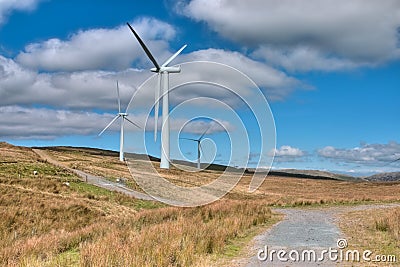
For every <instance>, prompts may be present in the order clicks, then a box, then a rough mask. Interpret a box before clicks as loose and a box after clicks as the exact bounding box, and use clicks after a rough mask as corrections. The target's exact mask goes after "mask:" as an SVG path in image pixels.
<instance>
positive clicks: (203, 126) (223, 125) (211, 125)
mask: <svg viewBox="0 0 400 267" xmlns="http://www.w3.org/2000/svg"><path fill="white" fill-rule="evenodd" d="M171 129H173V130H175V131H179V130H181V129H182V132H185V133H192V134H199V135H202V134H203V133H205V132H206V134H207V135H208V134H213V133H219V132H224V131H227V132H230V131H233V130H234V126H233V125H232V124H231V123H230V122H229V121H224V120H220V121H219V123H217V122H215V121H210V122H207V121H203V120H196V121H190V122H189V123H187V120H186V119H176V120H174V122H173V125H172V127H171Z"/></svg>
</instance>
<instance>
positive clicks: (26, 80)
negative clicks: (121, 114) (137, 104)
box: [0, 56, 148, 110]
mask: <svg viewBox="0 0 400 267" xmlns="http://www.w3.org/2000/svg"><path fill="white" fill-rule="evenodd" d="M146 73H147V72H146ZM146 73H144V72H142V71H138V70H134V69H127V70H125V71H121V72H112V71H81V72H70V73H68V72H59V73H46V72H42V73H39V72H37V71H32V70H29V69H27V68H24V67H22V66H20V64H18V63H16V62H15V61H13V60H12V59H8V58H5V57H2V56H0V105H1V106H6V105H24V106H31V105H46V106H51V107H57V108H72V109H101V110H114V109H116V108H117V104H116V103H117V102H116V97H117V93H116V81H117V80H118V81H119V84H120V94H121V99H122V104H123V107H126V105H127V102H128V101H129V99H130V98H131V96H132V94H133V93H134V92H135V90H136V87H137V86H138V85H139V83H140V81H143V80H144V79H145V78H146V76H148V74H146Z"/></svg>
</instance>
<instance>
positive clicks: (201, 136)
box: [199, 124, 212, 140]
mask: <svg viewBox="0 0 400 267" xmlns="http://www.w3.org/2000/svg"><path fill="white" fill-rule="evenodd" d="M211 126H212V125H211V124H210V125H209V126H208V128H207V130H205V131H204V133H203V134H202V135H200V137H199V140H201V139H202V138H203V137H204V135H205V134H206V133H207V132H208V130H210V128H211Z"/></svg>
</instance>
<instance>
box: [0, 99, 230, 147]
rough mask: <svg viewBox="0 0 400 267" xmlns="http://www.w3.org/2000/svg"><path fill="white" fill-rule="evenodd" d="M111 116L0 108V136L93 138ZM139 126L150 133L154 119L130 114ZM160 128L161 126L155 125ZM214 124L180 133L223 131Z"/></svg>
mask: <svg viewBox="0 0 400 267" xmlns="http://www.w3.org/2000/svg"><path fill="white" fill-rule="evenodd" d="M115 115H116V113H115V114H110V113H103V114H99V113H95V112H82V111H70V110H53V109H48V108H26V107H20V106H3V107H0V125H1V128H0V137H1V138H5V139H54V138H57V137H62V136H68V135H93V136H95V135H97V134H98V133H99V132H100V131H101V130H102V129H103V128H104V127H106V126H107V125H108V123H109V122H110V121H111V120H112V119H113V118H114V116H115ZM128 118H129V119H130V120H131V121H133V122H135V123H136V124H138V125H139V126H141V127H142V126H143V125H146V130H147V131H151V132H152V131H153V130H154V120H153V118H149V121H148V122H147V124H146V119H147V115H145V114H130V115H129V117H128ZM186 122H187V120H186V119H183V118H175V119H171V122H170V123H171V130H172V131H179V130H181V129H182V127H183V125H184V124H185V123H186ZM220 122H221V124H222V125H223V127H225V128H226V129H228V130H231V129H233V126H232V125H231V124H230V123H229V122H227V121H223V120H221V121H220ZM159 125H161V123H160V124H159ZM223 127H222V126H221V125H219V124H217V123H215V122H204V121H196V122H192V123H190V127H184V128H183V129H182V132H184V133H193V134H198V133H203V132H204V129H207V128H209V130H208V131H207V134H212V133H216V132H221V131H223V130H224V128H223ZM125 128H127V129H128V130H129V131H141V129H139V128H137V127H135V126H132V125H131V124H129V123H127V124H126V125H125ZM119 130H120V128H119V123H118V122H116V123H114V124H113V125H112V126H111V127H110V128H109V129H108V131H113V132H118V131H119Z"/></svg>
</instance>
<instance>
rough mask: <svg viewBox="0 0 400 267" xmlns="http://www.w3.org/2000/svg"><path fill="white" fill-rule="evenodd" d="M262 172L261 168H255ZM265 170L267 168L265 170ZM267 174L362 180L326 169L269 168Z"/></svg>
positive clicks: (252, 171) (248, 170) (251, 171)
mask: <svg viewBox="0 0 400 267" xmlns="http://www.w3.org/2000/svg"><path fill="white" fill-rule="evenodd" d="M254 171H255V169H247V172H248V173H254ZM257 171H258V172H260V171H261V172H262V170H257ZM265 171H267V170H265ZM269 175H273V176H282V177H295V178H306V179H324V180H340V181H363V179H362V178H357V177H354V176H350V175H344V174H337V173H332V172H327V171H319V170H297V169H282V170H271V171H269Z"/></svg>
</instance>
